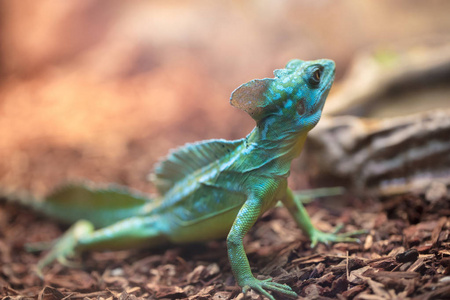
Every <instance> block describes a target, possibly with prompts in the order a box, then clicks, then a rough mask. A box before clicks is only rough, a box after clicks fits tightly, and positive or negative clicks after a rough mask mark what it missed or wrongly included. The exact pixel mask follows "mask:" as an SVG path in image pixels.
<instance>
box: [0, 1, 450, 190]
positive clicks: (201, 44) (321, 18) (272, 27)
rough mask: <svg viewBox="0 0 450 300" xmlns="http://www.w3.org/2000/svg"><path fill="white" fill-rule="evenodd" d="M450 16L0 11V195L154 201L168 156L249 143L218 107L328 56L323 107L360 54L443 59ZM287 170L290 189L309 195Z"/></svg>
mask: <svg viewBox="0 0 450 300" xmlns="http://www.w3.org/2000/svg"><path fill="white" fill-rule="evenodd" d="M449 12H450V2H449V1H446V0H429V1H412V0H398V1H390V0H382V1H381V0H379V1H358V0H343V1H332V0H301V1H299V0H249V1H229V0H215V1H209V0H195V1H171V0H165V1H118V0H111V1H107V2H105V1H99V0H80V1H57V0H41V1H33V0H23V1H6V0H1V1H0V186H7V187H11V188H24V189H28V190H31V191H33V192H35V193H38V194H42V193H45V192H47V191H48V190H49V189H51V188H52V187H54V186H56V185H57V184H60V183H62V182H66V181H70V180H76V179H80V178H88V179H90V180H93V181H96V182H117V183H120V184H125V185H130V186H132V187H135V188H138V189H140V190H143V191H147V192H152V191H153V189H152V187H151V186H150V185H149V184H148V183H147V182H146V175H147V174H148V172H150V170H151V169H152V167H153V164H154V163H155V162H156V161H157V160H158V159H159V158H160V157H161V156H164V155H165V154H166V153H167V152H168V150H169V149H171V148H173V147H176V146H180V145H183V144H184V143H186V142H194V141H198V140H203V139H210V138H225V139H237V138H241V137H243V136H245V135H246V134H247V133H248V132H250V130H251V129H252V127H253V125H254V123H253V120H252V119H251V118H250V117H249V116H247V115H246V114H245V113H244V112H241V111H238V110H237V109H235V108H233V107H231V106H230V105H229V96H230V94H231V92H232V91H233V89H235V88H236V87H238V86H239V85H240V84H242V83H245V82H247V81H249V80H251V79H254V78H264V77H272V71H273V70H274V69H277V68H282V67H284V65H285V64H286V63H287V62H288V61H289V60H290V59H293V58H300V59H303V60H310V59H318V58H330V59H333V60H335V61H336V64H337V79H336V81H337V82H336V87H335V88H334V89H332V92H331V96H330V101H332V99H333V95H336V93H337V91H338V90H339V86H340V85H341V86H342V85H343V84H342V83H343V82H344V81H345V79H346V77H347V74H349V72H350V69H351V68H352V67H351V66H352V65H353V63H354V61H355V59H356V58H358V57H361V55H364V54H366V53H378V54H380V53H381V57H382V58H386V57H387V59H388V60H389V58H390V57H392V53H395V55H397V54H398V53H400V54H401V53H411V51H413V52H414V53H417V52H419V53H423V52H426V53H430V52H429V51H428V50H427V49H435V48H439V49H442V46H443V45H444V46H445V45H447V43H449V42H450V17H449ZM447 49H448V48H447ZM431 53H433V54H432V55H429V56H425V57H431V58H436V57H438V56H440V55H444V56H445V54H446V53H448V52H442V51H434V52H433V51H431ZM359 66H360V67H359V68H360V69H363V70H364V69H365V67H364V64H362V66H361V64H360V65H359ZM447 83H448V82H447ZM447 86H448V84H447ZM351 91H352V89H350V94H352V92H351ZM347 94H348V91H347ZM336 99H338V98H336ZM445 99H446V100H444V102H445V101H447V103H448V102H449V101H448V98H445ZM335 101H337V100H335ZM327 104H328V103H327ZM441 104H442V102H439V103H438V104H437V106H436V107H439V106H440V105H441ZM330 105H331V104H330ZM331 106H332V105H331ZM403 107H405V106H400V111H402V108H403ZM294 171H295V172H294V176H293V178H292V179H291V181H292V183H291V185H293V186H294V187H296V188H300V187H304V186H307V185H308V180H307V179H306V178H307V174H306V172H305V170H302V169H301V168H300V167H299V168H295V170H294Z"/></svg>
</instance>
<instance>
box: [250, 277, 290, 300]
mask: <svg viewBox="0 0 450 300" xmlns="http://www.w3.org/2000/svg"><path fill="white" fill-rule="evenodd" d="M249 289H253V290H255V291H257V292H258V293H260V294H262V295H264V296H265V297H267V298H268V299H270V300H275V298H274V297H273V296H272V295H271V294H269V292H268V291H267V290H270V291H274V292H277V293H280V294H283V295H285V296H287V297H290V298H297V297H298V295H297V293H296V292H294V291H293V290H292V289H291V288H290V287H289V286H288V285H286V284H281V283H277V282H273V281H272V278H268V279H264V280H259V279H256V278H254V277H253V278H251V279H249V280H248V282H247V283H245V285H244V286H243V288H242V292H243V293H244V294H245V293H246V292H247V291H248V290H249Z"/></svg>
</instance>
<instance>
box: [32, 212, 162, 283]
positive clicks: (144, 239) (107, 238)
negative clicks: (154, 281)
mask: <svg viewBox="0 0 450 300" xmlns="http://www.w3.org/2000/svg"><path fill="white" fill-rule="evenodd" d="M160 224H161V222H160V221H159V222H158V220H156V219H155V218H153V217H148V216H147V217H132V218H128V219H125V220H123V221H119V222H117V223H115V224H113V225H111V226H107V227H104V228H101V229H98V230H94V226H93V225H92V223H91V222H89V221H86V220H80V221H78V222H76V223H75V224H74V225H73V226H72V227H70V228H69V230H67V232H66V233H64V235H63V236H62V237H60V238H59V239H57V240H56V241H55V242H54V243H53V247H52V248H51V249H50V251H49V252H48V253H47V254H46V255H45V256H44V257H43V258H42V259H41V260H40V261H39V263H38V264H37V274H38V275H39V276H40V277H42V269H43V268H44V267H45V266H47V265H49V264H50V263H52V262H53V261H55V260H57V261H58V262H60V263H61V264H63V265H67V266H71V265H73V264H71V263H70V261H68V260H67V258H68V257H70V256H73V255H74V254H75V253H76V252H79V251H83V250H107V249H108V250H118V249H126V248H133V247H138V246H143V245H145V244H147V245H148V246H150V247H152V246H153V247H155V246H158V245H161V244H163V243H164V242H165V241H166V238H165V236H164V235H163V234H162V231H161V228H160V226H161V225H160Z"/></svg>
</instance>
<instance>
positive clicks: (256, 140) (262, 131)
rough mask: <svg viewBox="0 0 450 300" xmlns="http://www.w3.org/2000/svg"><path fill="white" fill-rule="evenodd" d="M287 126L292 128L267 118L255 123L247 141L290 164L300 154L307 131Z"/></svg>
mask: <svg viewBox="0 0 450 300" xmlns="http://www.w3.org/2000/svg"><path fill="white" fill-rule="evenodd" d="M286 128H288V129H286ZM289 128H292V126H289V124H286V123H281V122H276V120H275V119H268V120H266V121H265V122H261V123H258V124H257V126H256V127H255V128H254V129H253V130H252V132H250V134H249V135H248V136H247V143H248V144H254V145H255V146H256V148H257V149H259V151H263V152H265V153H267V154H270V155H272V156H276V157H278V158H279V159H280V160H281V161H283V162H285V163H289V164H290V162H291V161H292V160H293V159H294V158H296V157H297V156H299V155H300V153H301V151H302V149H303V145H304V143H305V140H306V135H307V133H308V131H307V130H304V131H302V132H296V131H293V130H289Z"/></svg>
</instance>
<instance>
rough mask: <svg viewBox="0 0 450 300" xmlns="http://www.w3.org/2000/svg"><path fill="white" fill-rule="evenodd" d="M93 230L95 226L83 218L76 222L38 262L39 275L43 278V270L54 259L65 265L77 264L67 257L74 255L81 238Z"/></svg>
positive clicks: (37, 270) (37, 271)
mask: <svg viewBox="0 0 450 300" xmlns="http://www.w3.org/2000/svg"><path fill="white" fill-rule="evenodd" d="M92 231H94V227H93V225H92V224H91V223H90V222H88V221H84V220H81V221H78V222H77V223H75V224H74V225H73V226H72V227H71V228H70V229H69V230H67V232H66V233H65V234H64V235H63V236H62V237H61V238H59V239H57V240H56V241H55V242H54V243H53V247H52V248H51V250H50V251H49V252H48V253H47V254H46V255H45V256H44V257H43V258H42V259H41V260H40V261H39V262H38V264H37V266H36V273H37V275H38V276H39V277H40V278H43V273H42V270H43V269H44V267H45V266H47V265H48V264H50V263H52V262H53V261H54V260H57V261H58V262H59V263H61V264H62V265H65V266H76V264H74V263H73V262H71V261H69V260H67V258H68V257H70V256H73V255H74V253H75V248H76V246H77V245H78V241H79V240H80V238H81V237H83V236H85V235H87V234H90V233H91V232H92Z"/></svg>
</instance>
